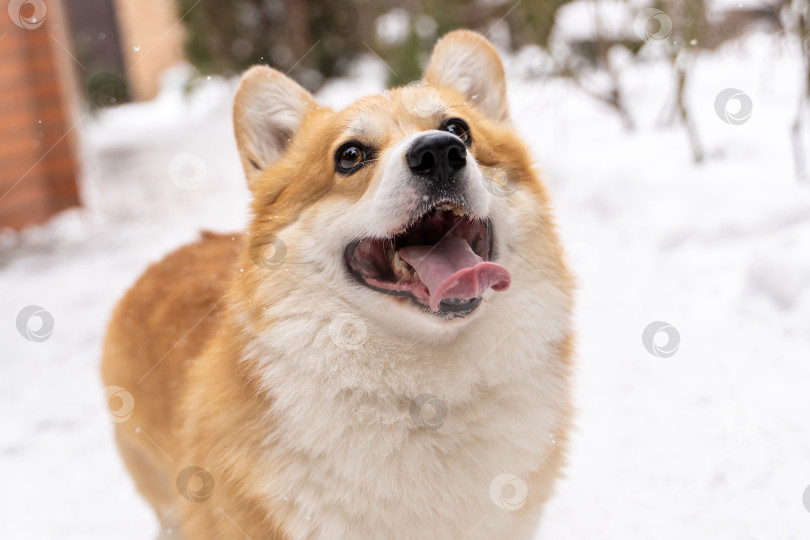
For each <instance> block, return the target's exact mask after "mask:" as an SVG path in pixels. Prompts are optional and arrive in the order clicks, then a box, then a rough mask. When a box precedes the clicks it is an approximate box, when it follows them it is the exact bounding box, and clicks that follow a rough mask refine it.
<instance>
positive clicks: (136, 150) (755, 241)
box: [0, 35, 810, 540]
mask: <svg viewBox="0 0 810 540" xmlns="http://www.w3.org/2000/svg"><path fill="white" fill-rule="evenodd" d="M798 52H799V51H798V44H796V43H791V42H789V41H786V40H783V39H777V38H774V37H767V36H761V35H755V36H751V37H749V38H747V39H746V40H744V41H742V42H738V43H732V44H728V45H726V46H725V47H724V48H722V49H721V50H720V51H718V53H717V54H715V55H712V56H702V57H700V58H699V59H698V60H697V64H696V66H695V71H694V78H693V79H692V83H691V87H690V88H689V100H690V102H691V104H692V110H693V111H694V114H695V117H696V121H697V128H698V131H699V133H700V135H701V138H702V141H703V144H704V146H705V148H706V152H707V156H708V159H707V161H706V162H705V163H704V164H702V165H695V164H694V163H692V161H691V151H690V148H689V145H688V141H687V138H686V135H685V133H684V131H683V129H682V128H680V127H678V126H662V125H661V122H660V119H661V117H662V111H665V110H666V109H667V104H668V103H669V102H670V100H671V98H672V81H671V76H670V72H669V71H668V70H667V68H666V66H665V65H664V64H662V63H656V62H650V63H646V64H642V65H634V66H631V65H628V66H626V67H625V68H624V69H623V75H622V77H621V81H622V85H623V88H624V89H625V91H626V92H627V97H628V100H627V101H628V103H629V105H630V109H631V112H632V115H633V117H634V119H635V121H636V124H637V129H636V130H635V131H634V132H627V131H625V130H624V129H623V127H622V125H621V122H620V121H619V119H618V117H617V116H616V115H615V114H614V113H613V112H612V111H610V110H607V109H606V108H604V107H603V106H602V105H600V104H598V103H596V102H595V101H593V100H592V99H591V98H589V97H586V96H585V95H584V94H582V93H581V92H580V91H578V90H577V89H576V88H575V87H573V86H572V85H571V84H570V83H568V82H565V81H561V80H546V81H538V80H526V79H524V78H523V77H522V76H521V74H522V73H523V72H525V70H526V65H525V62H524V60H515V61H513V62H511V63H510V65H509V67H508V71H509V74H510V85H511V86H510V100H511V109H512V113H513V117H514V120H515V124H516V126H517V129H518V130H519V131H520V132H521V133H522V134H523V135H524V136H525V137H526V139H527V140H528V141H529V142H530V143H531V146H532V148H533V150H534V154H535V157H536V159H537V161H538V163H539V165H540V166H541V168H542V169H543V170H544V171H545V177H546V179H547V181H548V183H549V186H550V188H551V190H552V193H553V196H554V199H555V202H556V209H557V214H558V216H559V221H560V225H561V228H562V233H563V236H564V239H565V241H566V244H567V246H568V248H569V251H570V256H571V261H572V265H573V267H574V268H575V270H576V271H577V273H578V275H579V282H580V292H579V297H578V309H577V326H578V333H579V354H578V364H579V370H578V378H577V383H576V402H577V405H578V408H579V415H578V422H577V424H578V428H577V431H576V433H575V434H574V437H573V447H572V452H571V455H570V466H569V467H568V471H567V478H566V479H565V480H564V481H563V482H562V483H561V484H560V486H559V490H558V495H557V496H556V497H555V498H554V499H553V501H552V502H551V504H550V505H549V507H548V509H547V512H546V518H545V520H544V522H543V527H542V529H541V531H540V532H539V534H538V538H539V539H541V540H561V539H562V540H568V539H573V540H588V539H593V540H604V539H606V538H607V539H622V540H624V539H639V540H663V539H672V540H675V539H677V540H682V539H684V538H690V539H692V538H699V539H707V540H731V539H734V540H748V539H751V540H754V539H757V540H760V539H762V540H771V539H782V540H800V539H806V538H808V536H810V511H809V510H807V509H805V508H804V506H803V504H802V493H803V492H804V490H805V488H807V487H808V485H810V181H808V180H804V181H803V182H800V181H797V180H796V179H795V175H794V171H793V165H792V154H791V147H790V138H789V135H790V126H791V123H792V120H793V115H794V110H795V106H796V104H797V102H798V92H799V77H800V74H801V64H800V62H801V61H800V57H799V54H798ZM521 58H522V57H521ZM382 75H383V72H381V71H380V69H379V67H378V68H377V69H370V68H369V67H368V66H366V69H362V70H361V72H360V73H359V74H358V75H357V76H356V77H352V78H349V79H346V80H341V81H335V82H332V83H330V84H329V85H328V86H327V87H325V88H324V89H323V90H322V92H321V93H320V97H321V98H322V99H323V100H324V101H326V102H327V103H330V104H334V105H338V106H339V105H344V104H346V103H348V102H349V101H351V100H352V99H354V98H355V97H358V96H360V95H362V94H365V93H369V92H375V91H379V90H380V89H381V82H380V81H381V78H382ZM726 88H738V89H740V90H742V91H743V92H745V93H746V94H747V95H748V96H750V98H751V101H752V103H753V113H752V115H751V117H750V118H749V119H748V121H747V122H745V123H743V124H741V125H731V124H728V123H725V122H723V121H721V119H720V118H719V117H718V115H717V114H716V112H715V98H716V96H717V95H718V94H719V93H720V92H721V91H722V90H724V89H726ZM232 90H233V83H232V82H226V81H221V80H216V79H215V80H212V81H208V82H205V83H204V84H202V85H201V86H200V87H199V88H197V89H196V90H195V91H194V93H193V94H192V96H191V98H190V100H188V101H184V100H183V98H182V92H181V90H180V89H179V87H177V86H175V88H174V89H172V88H169V89H167V90H166V91H165V92H164V93H163V94H162V95H161V97H160V98H159V99H158V100H156V101H155V102H152V103H147V104H140V105H130V106H125V107H121V108H119V109H115V110H110V111H106V112H105V113H104V114H101V115H98V116H95V117H92V118H91V117H87V118H86V119H85V121H84V122H83V126H82V133H81V135H82V141H83V153H84V155H85V166H86V170H85V184H84V187H83V189H84V197H85V201H86V203H87V206H86V208H84V209H82V210H72V211H69V212H65V213H64V214H62V215H60V216H58V217H56V218H54V219H53V220H52V221H50V222H49V223H47V224H45V225H42V226H39V227H35V228H31V229H29V230H27V231H25V232H23V233H20V234H10V233H4V234H2V235H0V321H3V323H2V324H0V343H2V352H1V353H0V358H2V361H0V425H1V426H2V429H0V482H1V483H2V484H1V485H2V489H0V538H4V539H6V538H7V539H15V540H16V539H41V538H42V539H44V538H59V539H73V538H75V539H82V540H86V539H96V538H97V539H105V540H106V539H110V538H116V539H119V538H132V539H145V538H151V537H152V536H153V535H154V532H155V531H156V524H155V518H154V517H153V516H152V514H151V511H150V510H149V509H148V508H147V506H146V505H145V504H144V503H143V502H142V501H141V500H140V498H139V497H138V496H137V494H136V493H135V491H134V488H133V485H132V483H131V481H130V478H129V477H128V475H127V474H126V472H125V470H124V468H123V465H122V463H121V461H120V459H119V457H118V455H117V453H116V450H115V448H114V445H113V441H112V422H110V420H109V419H108V417H107V415H106V413H105V409H104V405H105V404H104V399H103V396H102V394H101V391H100V388H101V384H100V380H99V376H98V361H99V354H100V343H101V339H102V336H103V333H104V327H105V324H106V321H107V318H108V316H109V314H110V311H111V309H112V307H113V305H114V303H115V302H116V301H117V299H118V298H119V297H120V296H121V294H122V293H123V292H124V291H125V289H126V288H127V287H128V286H129V285H130V284H131V283H132V282H133V281H134V280H135V278H136V277H137V276H138V275H139V274H140V273H141V272H142V271H143V270H144V268H145V267H146V266H147V265H148V264H149V263H151V262H153V261H156V260H158V259H159V258H161V257H162V256H163V255H164V254H166V253H167V252H168V251H170V250H172V249H173V248H175V247H178V246H180V245H182V244H184V243H186V242H188V241H190V240H192V239H193V238H195V236H196V235H197V232H198V231H199V230H200V229H209V230H217V231H228V230H234V229H236V228H239V227H240V226H242V225H243V224H244V222H245V219H246V203H247V200H248V193H247V190H246V188H245V185H244V184H245V181H244V179H243V176H242V172H241V166H240V164H239V162H238V159H237V154H236V148H235V145H234V142H233V140H232V135H231V126H230V98H231V93H232ZM731 112H734V111H731ZM806 135H810V134H806ZM805 145H806V146H807V145H810V136H808V138H807V139H806V140H805ZM29 305H37V306H41V307H43V308H44V309H45V310H47V311H48V312H49V313H50V314H51V315H52V316H53V320H54V329H53V334H52V335H51V336H50V338H49V339H47V340H46V341H41V342H36V341H28V340H26V339H23V337H21V335H20V333H19V331H18V329H17V326H16V319H17V316H18V313H19V312H20V310H21V309H23V308H24V307H26V306H29ZM655 321H664V322H666V323H669V324H670V325H672V326H674V327H675V328H676V329H677V331H678V334H679V336H680V342H679V347H678V349H677V352H675V354H674V355H671V356H669V357H656V356H655V355H653V354H651V353H649V352H648V351H647V350H646V348H645V346H644V344H643V343H642V333H643V331H644V329H645V328H646V327H647V326H648V325H649V324H650V323H653V322H655ZM33 329H34V330H36V328H33ZM659 339H661V338H660V336H659ZM657 343H659V345H663V343H661V342H657ZM662 356H667V355H662Z"/></svg>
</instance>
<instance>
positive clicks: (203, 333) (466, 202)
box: [102, 31, 574, 540]
mask: <svg viewBox="0 0 810 540" xmlns="http://www.w3.org/2000/svg"><path fill="white" fill-rule="evenodd" d="M233 120H234V131H235V136H236V141H237V146H238V149H239V154H240V156H241V161H242V165H243V167H244V170H245V173H246V177H247V181H248V183H249V186H250V189H251V192H252V203H251V204H252V207H251V211H252V218H251V221H250V224H249V226H248V227H247V230H245V231H243V232H242V233H239V234H234V235H218V234H212V233H204V234H203V236H202V238H201V239H200V240H199V241H197V242H196V243H194V244H191V245H188V246H185V247H182V248H180V249H179V250H177V251H175V252H174V253H172V254H170V255H168V256H167V257H166V258H165V259H163V260H162V261H160V262H158V263H156V264H153V265H152V266H151V267H150V268H149V269H148V270H147V271H146V272H145V273H144V274H143V276H142V277H141V278H140V279H139V280H138V281H137V283H136V284H135V285H134V286H133V287H132V288H131V289H130V290H129V291H128V292H127V293H126V295H125V296H124V298H123V299H122V300H121V302H120V303H119V304H118V306H117V308H116V309H115V312H114V314H113V317H112V320H111V322H110V324H109V329H108V332H107V336H106V340H105V343H104V349H103V362H102V375H103V380H104V384H105V385H106V389H105V390H106V392H107V397H108V401H107V403H108V410H109V411H110V413H111V415H112V417H113V420H114V421H115V422H114V427H115V438H116V442H117V444H118V447H119V449H120V452H121V455H122V456H123V459H124V462H125V463H126V466H127V468H128V470H129V471H130V473H131V474H132V477H133V478H134V481H135V485H136V486H137V489H138V490H139V492H140V493H141V494H142V495H143V496H144V497H145V498H146V499H147V500H148V502H149V503H150V504H151V506H152V507H153V508H154V510H155V512H156V514H157V516H158V519H159V520H160V528H161V534H162V535H163V536H165V537H170V538H186V539H192V540H199V539H232V538H233V539H239V538H253V539H260V538H261V539H291V540H294V539H304V538H306V539H337V538H362V539H365V538H368V539H383V538H385V539H424V538H440V539H462V538H465V539H487V540H491V539H509V540H514V539H521V538H531V537H532V536H533V534H534V532H535V531H536V529H537V527H538V523H539V520H540V516H541V512H542V510H543V507H544V505H545V503H546V501H547V500H548V499H549V497H550V496H551V494H552V491H553V488H554V484H555V481H556V480H557V479H558V477H559V476H560V474H561V467H562V466H563V462H564V457H565V451H566V446H567V441H568V437H569V432H570V428H571V423H572V403H571V389H570V385H571V376H572V372H573V360H572V340H573V330H572V320H571V319H572V296H573V287H574V285H573V278H572V275H571V273H570V271H569V270H568V268H567V266H566V264H565V262H564V251H563V249H562V247H561V244H560V241H559V239H558V236H557V234H556V232H555V224H554V219H553V216H552V213H551V210H550V208H549V206H550V202H549V198H548V195H547V192H546V189H545V187H544V185H543V183H542V182H541V180H540V178H539V177H538V173H537V172H536V171H535V169H534V166H533V164H532V159H531V157H530V155H529V151H528V149H527V147H526V145H525V144H524V143H523V142H522V141H521V139H520V138H519V137H518V135H517V134H516V132H515V128H514V127H513V125H512V123H511V120H510V113H509V108H508V105H507V101H506V81H505V74H504V68H503V65H502V63H501V60H500V58H499V56H498V54H497V52H496V51H495V49H494V48H493V47H492V45H491V44H490V43H489V42H488V41H487V40H486V39H485V38H484V37H483V36H481V35H479V34H477V33H474V32H470V31H455V32H452V33H450V34H447V35H446V36H445V37H443V38H442V39H441V40H439V41H438V43H437V44H436V46H435V48H434V50H433V52H432V55H431V57H430V60H429V64H428V66H427V69H426V71H425V73H424V76H423V80H421V81H419V82H417V83H413V84H411V85H408V86H405V87H401V88H396V89H392V90H389V91H387V92H385V93H384V94H382V95H372V96H367V97H363V98H361V99H359V100H358V101H356V102H355V103H353V104H352V105H350V106H348V107H346V108H345V109H343V110H340V111H335V110H332V109H330V108H328V107H326V106H323V105H319V104H318V103H317V102H316V100H315V99H314V98H313V96H312V95H311V94H310V93H309V92H307V91H306V90H304V89H303V88H302V87H300V86H299V85H298V84H297V83H295V82H294V81H292V80H291V79H289V78H287V77H286V76H284V75H283V74H281V73H279V72H277V71H275V70H273V69H270V68H268V67H264V66H259V67H254V68H252V69H250V70H248V71H247V72H246V73H245V74H244V76H243V78H242V80H241V82H240V84H239V87H238V90H237V92H236V95H235V98H234V107H233Z"/></svg>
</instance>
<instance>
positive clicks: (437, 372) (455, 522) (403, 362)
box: [257, 319, 569, 539]
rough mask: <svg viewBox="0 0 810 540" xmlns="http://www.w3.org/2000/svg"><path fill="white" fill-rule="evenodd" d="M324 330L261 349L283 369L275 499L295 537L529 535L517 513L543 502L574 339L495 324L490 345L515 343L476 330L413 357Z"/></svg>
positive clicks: (270, 490) (266, 376)
mask: <svg viewBox="0 0 810 540" xmlns="http://www.w3.org/2000/svg"><path fill="white" fill-rule="evenodd" d="M558 320H559V319H558ZM326 322H327V321H326V320H324V321H323V323H324V324H321V325H319V327H320V329H319V330H317V331H314V332H309V333H306V332H302V331H301V325H300V319H298V320H297V321H296V320H294V319H291V320H290V325H289V327H288V326H287V325H286V324H284V322H281V323H280V324H279V323H277V328H276V331H274V332H273V334H274V336H265V337H264V338H263V339H262V340H261V344H257V347H260V348H261V349H263V352H264V354H262V357H263V358H268V357H272V358H273V359H272V360H266V361H262V362H260V366H261V368H260V369H261V372H262V377H263V380H264V381H265V384H266V386H267V389H268V391H269V392H271V393H272V395H273V396H274V403H275V404H274V411H273V418H274V423H275V425H276V429H274V430H273V433H272V435H270V436H269V438H268V453H269V455H268V458H269V459H270V460H271V461H272V462H273V463H278V464H280V468H279V470H278V471H277V474H274V475H273V478H269V479H266V482H265V483H264V484H263V486H264V488H263V491H265V495H266V497H267V499H268V505H269V506H270V507H276V508H277V507H278V506H279V505H281V506H283V507H285V511H284V512H283V514H285V515H287V516H290V517H289V518H288V520H289V522H285V528H286V529H287V530H288V531H289V532H290V534H291V535H292V536H293V537H294V538H329V539H332V538H403V539H409V538H414V539H416V538H482V539H484V538H486V539H492V538H510V539H511V538H523V537H526V538H528V537H530V536H531V532H532V531H533V530H534V528H535V527H536V525H537V524H536V522H535V521H534V518H533V517H532V516H528V515H526V514H527V513H526V512H518V511H516V510H518V509H519V508H520V507H521V506H522V504H523V502H524V500H529V501H530V500H531V499H532V498H533V497H538V496H541V495H544V494H538V493H531V492H527V490H528V489H534V490H537V489H538V488H537V486H536V485H533V484H532V483H531V482H530V481H529V478H530V476H531V475H532V474H534V473H536V472H537V471H538V470H540V469H542V467H543V463H544V460H545V459H546V458H547V457H548V455H549V454H550V453H551V452H552V451H553V450H554V448H555V444H556V441H555V435H556V434H557V433H558V429H560V427H561V426H562V425H563V424H564V422H565V419H564V415H565V411H566V410H567V404H568V400H569V398H568V395H567V384H566V380H567V372H566V367H565V366H563V365H561V364H560V362H558V360H559V358H558V354H559V347H558V344H559V341H560V339H561V337H562V335H563V332H557V331H546V332H542V331H539V330H542V329H538V326H537V324H536V323H532V322H531V321H523V322H521V321H518V320H514V321H501V322H500V323H501V324H507V325H508V324H512V327H511V328H510V329H509V332H508V334H507V333H506V329H505V328H504V329H503V330H502V331H500V329H498V328H497V326H498V324H499V322H497V321H489V322H488V323H485V322H480V324H488V325H489V326H488V327H487V328H488V332H486V333H485V334H486V335H489V336H491V335H493V333H494V335H504V336H506V337H504V338H503V339H502V340H501V342H499V343H498V344H497V346H496V347H492V340H491V337H490V339H489V340H486V339H484V340H483V341H482V338H480V337H476V336H477V334H476V333H475V329H473V328H471V329H470V330H471V332H468V333H465V336H466V337H465V339H464V340H461V341H459V342H454V343H451V344H447V345H444V346H436V345H431V346H418V345H417V346H414V345H411V346H407V345H405V344H404V343H393V342H392V339H391V338H390V336H387V335H386V336H385V339H381V337H380V335H377V334H376V333H375V330H374V328H367V329H365V330H366V336H365V337H364V339H363V343H362V344H361V345H360V346H358V347H354V346H350V347H349V348H348V349H347V348H346V347H345V346H343V347H341V346H338V347H336V346H335V339H334V337H335V336H334V332H331V333H330V332H329V328H328V324H325V323H326ZM476 322H478V321H476ZM333 326H334V325H333ZM493 326H494V328H493ZM296 327H297V329H298V332H296V331H295V328H296ZM545 330H549V329H545ZM555 330H557V329H555ZM559 330H561V329H559ZM478 334H479V335H480V334H482V333H481V332H478ZM274 338H276V339H275V340H274ZM393 341H398V340H393ZM487 341H488V342H489V343H487ZM344 345H345V344H344ZM487 345H489V346H487ZM282 350H283V351H284V354H283V355H282V354H280V353H278V351H282ZM270 351H272V352H270ZM268 353H270V354H268ZM257 356H258V354H257ZM418 396H422V397H418ZM431 396H435V397H431ZM415 398H416V400H415V401H414V399H415ZM431 407H433V408H431ZM529 486H531V488H530V487H529ZM540 489H542V487H541V488H540Z"/></svg>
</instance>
